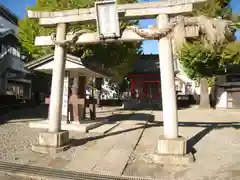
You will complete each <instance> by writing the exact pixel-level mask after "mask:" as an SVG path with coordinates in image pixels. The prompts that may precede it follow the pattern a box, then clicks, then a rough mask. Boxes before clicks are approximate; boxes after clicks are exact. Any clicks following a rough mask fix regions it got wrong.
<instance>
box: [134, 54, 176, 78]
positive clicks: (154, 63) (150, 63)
mask: <svg viewBox="0 0 240 180" xmlns="http://www.w3.org/2000/svg"><path fill="white" fill-rule="evenodd" d="M174 64H175V63H174ZM174 68H175V67H174ZM140 73H141V74H156V73H160V64H159V55H158V54H149V55H141V56H140V57H139V58H138V59H137V61H136V64H135V65H134V68H133V71H132V72H131V73H130V74H140Z"/></svg>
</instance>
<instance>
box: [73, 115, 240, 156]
mask: <svg viewBox="0 0 240 180" xmlns="http://www.w3.org/2000/svg"><path fill="white" fill-rule="evenodd" d="M137 115H139V116H142V117H144V116H145V117H146V116H148V117H146V118H148V119H153V118H154V116H153V115H149V114H144V113H139V114H137ZM120 117H121V115H120V116H119V118H120ZM135 120H137V119H135ZM138 125H140V126H139V127H135V128H129V129H125V130H121V131H117V132H110V133H108V134H104V135H99V136H94V137H89V138H83V139H72V142H71V146H73V147H74V146H81V145H83V144H85V143H87V142H89V141H95V140H98V139H102V138H105V137H108V136H115V135H118V134H122V133H126V132H130V131H136V130H138V129H144V128H151V127H160V126H163V122H156V121H152V122H150V123H149V124H146V123H138ZM179 126H180V127H202V128H204V129H203V130H201V131H200V132H198V133H197V134H195V135H194V136H193V137H191V138H190V139H188V140H187V152H191V153H192V154H195V153H196V150H195V149H194V145H195V144H197V143H198V142H199V141H200V140H201V139H202V138H204V136H206V135H207V134H208V133H210V132H211V131H212V130H214V129H215V130H218V129H222V128H235V129H239V128H240V123H239V122H179Z"/></svg>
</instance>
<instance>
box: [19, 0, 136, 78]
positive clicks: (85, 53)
mask: <svg viewBox="0 0 240 180" xmlns="http://www.w3.org/2000/svg"><path fill="white" fill-rule="evenodd" d="M94 2H95V0H36V5H35V6H34V7H31V8H30V9H31V10H36V11H57V10H69V9H76V8H87V7H92V6H93V5H94ZM134 2H136V0H119V1H118V3H134ZM137 23H138V22H137V21H124V22H120V27H121V29H125V28H126V26H128V25H134V24H137ZM80 29H88V30H91V31H96V25H95V24H87V25H82V24H74V25H70V26H69V27H68V30H69V31H72V32H76V31H78V30H80ZM54 31H55V28H42V27H40V26H39V25H38V21H37V20H33V19H28V18H27V17H25V18H24V19H23V20H21V21H20V22H19V38H20V41H21V43H22V46H23V48H24V49H25V50H26V51H27V52H28V53H29V54H30V55H32V56H33V57H34V58H35V59H36V58H39V57H41V56H43V55H46V54H48V53H51V52H53V50H54V47H36V46H35V45H34V39H35V37H36V36H39V35H50V34H51V33H52V32H54ZM140 47H141V44H140V43H118V44H115V43H113V44H104V45H103V44H97V45H82V46H76V47H74V48H68V49H67V52H68V53H72V54H74V55H78V56H79V57H81V58H82V59H88V60H90V61H93V62H94V63H96V64H97V65H99V66H101V67H104V68H105V69H106V70H108V71H109V72H110V73H112V74H113V76H115V77H116V78H117V79H120V78H121V77H123V76H124V75H126V73H128V72H129V71H130V70H131V67H132V64H134V63H135V61H136V59H137V56H138V54H139V53H141V49H140Z"/></svg>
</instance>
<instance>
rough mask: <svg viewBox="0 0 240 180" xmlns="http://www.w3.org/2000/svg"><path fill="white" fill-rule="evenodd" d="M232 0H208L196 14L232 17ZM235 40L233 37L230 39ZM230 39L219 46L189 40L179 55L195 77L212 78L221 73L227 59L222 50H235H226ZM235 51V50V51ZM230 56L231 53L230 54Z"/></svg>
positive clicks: (188, 71) (211, 16)
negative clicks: (230, 5)
mask: <svg viewBox="0 0 240 180" xmlns="http://www.w3.org/2000/svg"><path fill="white" fill-rule="evenodd" d="M229 4H230V0H208V1H207V2H206V3H205V5H204V6H203V7H201V8H198V9H195V11H194V14H195V15H203V16H207V17H210V18H217V17H221V18H224V19H231V18H232V9H231V8H230V7H229ZM230 40H233V39H230ZM228 43H229V41H227V40H226V41H223V43H222V44H220V45H219V44H218V45H217V46H216V45H214V44H207V45H206V43H205V42H203V41H202V39H197V40H196V41H192V42H188V43H187V44H185V45H184V46H183V47H182V49H181V51H180V53H179V55H180V57H179V58H180V62H181V63H182V65H183V66H184V68H185V71H186V73H187V74H188V75H189V76H190V77H191V78H193V79H198V78H200V77H207V78H210V77H212V76H214V75H216V74H219V73H221V71H222V68H223V64H224V62H223V61H225V60H226V58H225V59H222V57H223V56H225V55H223V54H222V52H225V54H226V53H227V52H229V53H230V54H231V53H233V51H234V49H233V48H232V47H231V49H232V50H233V51H231V52H230V51H229V50H228V51H226V50H224V49H225V48H226V47H228V49H229V46H230V45H228ZM234 53H235V52H234ZM228 56H229V55H228Z"/></svg>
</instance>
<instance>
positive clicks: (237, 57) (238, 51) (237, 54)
mask: <svg viewBox="0 0 240 180" xmlns="http://www.w3.org/2000/svg"><path fill="white" fill-rule="evenodd" d="M226 64H240V42H239V41H236V42H232V43H229V44H227V45H226V46H225V48H224V50H223V52H222V54H221V65H222V66H224V65H226Z"/></svg>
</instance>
